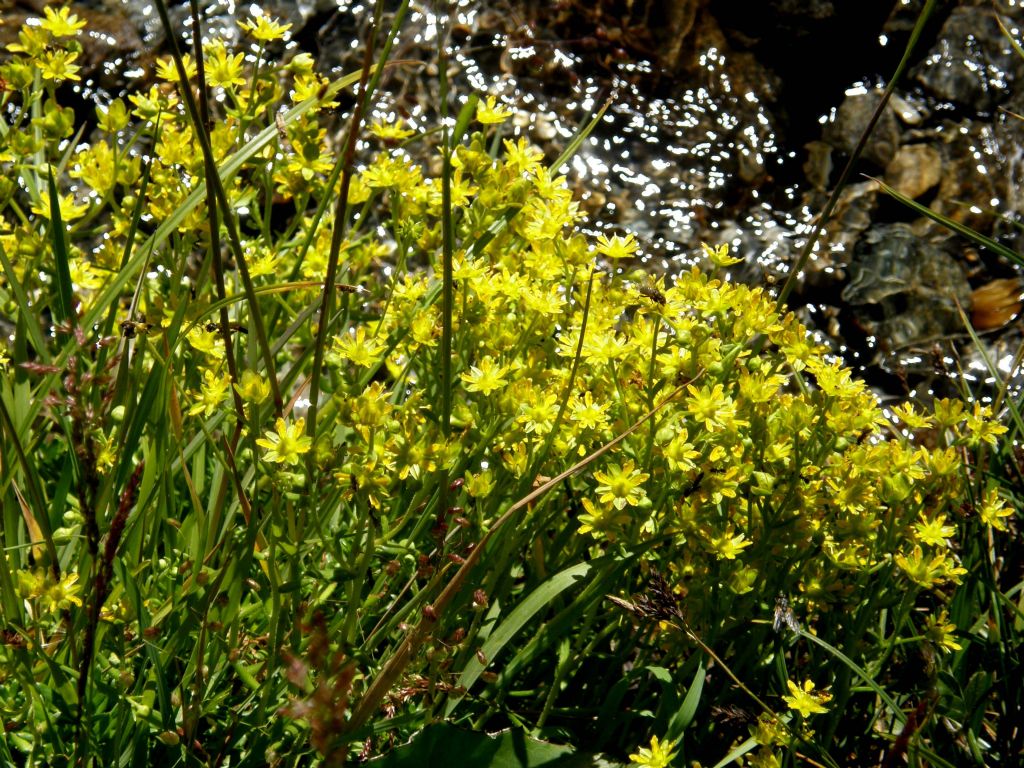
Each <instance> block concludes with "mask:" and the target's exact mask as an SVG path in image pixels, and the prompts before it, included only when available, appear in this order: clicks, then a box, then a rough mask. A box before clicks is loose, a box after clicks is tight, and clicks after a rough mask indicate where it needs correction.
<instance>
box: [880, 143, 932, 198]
mask: <svg viewBox="0 0 1024 768" xmlns="http://www.w3.org/2000/svg"><path fill="white" fill-rule="evenodd" d="M941 178H942V155H941V154H940V153H939V150H937V149H935V147H932V146H929V145H927V144H910V145H908V146H905V147H900V149H899V151H898V152H897V153H896V156H895V157H894V158H893V159H892V160H891V161H890V162H889V165H887V166H886V167H885V180H886V182H888V183H889V185H890V186H891V187H893V189H895V190H896V191H897V192H900V193H901V194H904V195H906V196H907V197H910V198H918V197H920V196H921V195H923V194H924V193H925V192H927V191H928V190H930V189H932V188H933V187H934V186H935V185H936V184H938V183H939V181H940V180H941Z"/></svg>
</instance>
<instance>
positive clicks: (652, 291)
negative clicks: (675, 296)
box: [636, 278, 665, 306]
mask: <svg viewBox="0 0 1024 768" xmlns="http://www.w3.org/2000/svg"><path fill="white" fill-rule="evenodd" d="M636 292H637V293H639V294H640V295H641V296H645V297H646V298H648V299H650V300H651V301H653V302H654V303H655V304H660V305H661V306H665V294H663V293H662V292H661V291H659V290H658V286H657V285H655V284H654V281H653V280H651V279H650V278H648V280H647V282H646V283H643V284H642V285H638V286H637V288H636Z"/></svg>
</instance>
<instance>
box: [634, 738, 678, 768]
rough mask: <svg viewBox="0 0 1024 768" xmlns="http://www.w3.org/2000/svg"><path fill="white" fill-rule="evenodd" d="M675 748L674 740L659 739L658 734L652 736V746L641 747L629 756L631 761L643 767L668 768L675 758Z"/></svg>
mask: <svg viewBox="0 0 1024 768" xmlns="http://www.w3.org/2000/svg"><path fill="white" fill-rule="evenodd" d="M675 748H676V743H675V742H674V741H658V737H657V736H652V737H651V746H650V747H640V749H638V750H637V751H636V752H635V753H634V754H632V755H630V756H629V761H630V762H631V763H636V764H637V765H639V766H642V768H668V766H669V765H671V764H672V761H673V760H674V759H675V756H676V753H675Z"/></svg>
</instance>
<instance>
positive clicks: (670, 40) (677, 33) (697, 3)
mask: <svg viewBox="0 0 1024 768" xmlns="http://www.w3.org/2000/svg"><path fill="white" fill-rule="evenodd" d="M641 5H642V6H643V12H642V22H641V23H642V24H643V26H645V27H647V28H648V29H650V30H651V32H652V35H653V37H654V42H655V46H656V48H655V50H656V52H657V55H658V60H659V62H660V64H661V65H662V66H663V67H664V68H665V69H668V70H670V71H677V70H678V69H679V68H680V65H681V64H682V63H683V61H684V55H685V51H686V47H687V44H688V38H689V35H690V33H691V31H692V30H693V27H694V23H695V22H696V20H697V14H698V13H699V12H700V11H701V9H702V8H703V7H704V6H705V5H707V0H647V2H645V3H637V4H635V5H634V6H633V13H634V14H635V13H636V12H637V10H639V8H638V6H641Z"/></svg>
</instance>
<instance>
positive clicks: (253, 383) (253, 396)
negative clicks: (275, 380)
mask: <svg viewBox="0 0 1024 768" xmlns="http://www.w3.org/2000/svg"><path fill="white" fill-rule="evenodd" d="M235 391H236V392H238V394H239V395H240V396H241V398H242V399H243V400H245V401H247V402H250V403H262V402H263V401H264V400H266V399H267V398H268V397H270V382H269V381H267V380H266V379H264V378H263V377H262V376H260V375H259V374H258V373H256V372H255V371H242V381H241V383H240V384H235Z"/></svg>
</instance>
